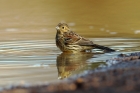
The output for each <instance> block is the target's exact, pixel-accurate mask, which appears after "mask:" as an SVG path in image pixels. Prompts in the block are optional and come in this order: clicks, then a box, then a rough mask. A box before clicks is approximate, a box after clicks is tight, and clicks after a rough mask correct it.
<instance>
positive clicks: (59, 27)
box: [56, 23, 70, 34]
mask: <svg viewBox="0 0 140 93" xmlns="http://www.w3.org/2000/svg"><path fill="white" fill-rule="evenodd" d="M56 30H57V32H58V33H60V34H63V33H65V32H68V31H69V30H70V29H69V26H68V25H67V24H66V23H59V24H58V25H57V26H56Z"/></svg>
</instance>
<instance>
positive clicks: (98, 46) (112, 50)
mask: <svg viewBox="0 0 140 93" xmlns="http://www.w3.org/2000/svg"><path fill="white" fill-rule="evenodd" d="M83 46H84V45H83ZM86 46H93V47H94V48H98V49H102V50H105V51H107V52H115V50H114V49H111V48H109V47H105V46H102V45H98V44H92V45H86Z"/></svg>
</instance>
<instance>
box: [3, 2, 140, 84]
mask: <svg viewBox="0 0 140 93" xmlns="http://www.w3.org/2000/svg"><path fill="white" fill-rule="evenodd" d="M136 1H137V2H133V1H132V0H127V1H122V0H121V1H120V0H113V1H112V0H108V1H106V2H103V1H101V0H99V1H96V0H92V1H90V0H89V2H87V1H80V0H79V1H78V0H77V1H75V2H74V3H73V2H72V1H71V0H67V1H64V0H57V1H55V2H54V1H52V0H30V1H29V0H20V1H19V0H15V1H14V2H13V1H9V0H1V1H0V24H1V25H0V77H1V78H0V81H1V82H0V86H5V85H11V84H12V85H13V84H14V85H17V84H40V83H49V82H58V81H61V80H63V78H67V77H71V76H73V75H78V74H79V73H85V72H86V71H87V70H89V69H94V68H97V67H100V66H106V65H110V64H109V63H105V60H106V59H110V58H111V57H114V56H116V55H117V54H119V53H129V52H135V51H140V43H139V42H140V17H139V15H140V12H139V11H140V6H139V3H138V2H139V0H136ZM79 2H80V3H79ZM83 6H84V7H83ZM59 22H66V23H68V25H69V26H70V28H71V29H72V30H73V31H75V32H77V33H79V34H80V35H82V36H84V37H86V38H89V39H90V40H92V41H93V42H94V43H97V44H100V45H105V46H108V47H111V48H113V49H115V50H117V52H114V53H105V54H104V53H102V51H100V50H97V49H96V50H93V52H96V53H94V54H93V53H91V54H90V53H85V54H78V55H74V54H61V51H60V50H59V49H58V48H57V47H56V45H55V40H54V38H55V33H56V30H55V26H56V25H57V24H58V23H59Z"/></svg>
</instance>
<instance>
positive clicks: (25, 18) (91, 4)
mask: <svg viewBox="0 0 140 93" xmlns="http://www.w3.org/2000/svg"><path fill="white" fill-rule="evenodd" d="M139 3H140V1H139V0H133V1H132V0H123V1H122V0H113V1H112V0H107V1H104V0H88V1H84V0H76V1H71V0H57V1H52V0H20V1H19V0H14V1H13V0H12V1H9V0H0V24H1V25H0V33H1V37H0V39H1V40H2V39H4V40H5V39H10V40H11V39H18V40H19V39H27V38H28V39H37V38H39V39H46V38H54V37H55V33H56V30H55V27H56V25H57V24H58V23H59V22H66V23H68V24H69V25H70V27H71V28H72V30H73V31H75V32H77V33H79V34H80V35H84V36H85V37H92V38H93V37H133V38H134V37H140V5H139Z"/></svg>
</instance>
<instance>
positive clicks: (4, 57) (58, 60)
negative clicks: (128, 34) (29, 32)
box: [0, 38, 140, 86]
mask: <svg viewBox="0 0 140 93" xmlns="http://www.w3.org/2000/svg"><path fill="white" fill-rule="evenodd" d="M89 39H91V40H92V41H94V42H95V43H96V42H98V44H102V45H106V46H109V47H111V48H113V49H115V50H118V52H114V53H105V54H102V53H101V51H99V50H93V52H95V51H96V52H97V53H95V54H90V53H85V54H78V55H76V54H61V52H60V50H59V49H58V48H57V47H56V46H55V42H54V40H52V39H50V40H22V41H10V42H9V41H4V42H3V41H1V45H0V49H1V51H0V54H1V55H0V59H1V60H0V75H1V78H0V80H1V83H0V85H2V86H3V85H9V84H14V85H16V84H26V83H31V84H38V83H40V82H43V83H44V82H46V83H47V82H55V81H60V80H59V79H63V78H66V77H70V76H73V75H75V74H78V73H82V72H85V71H86V70H89V69H94V68H96V67H98V66H105V63H104V62H105V60H107V59H109V58H111V57H114V56H115V55H117V54H119V53H120V52H123V53H127V52H134V51H138V50H140V44H139V41H140V39H123V38H89ZM58 78H59V79H58Z"/></svg>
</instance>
